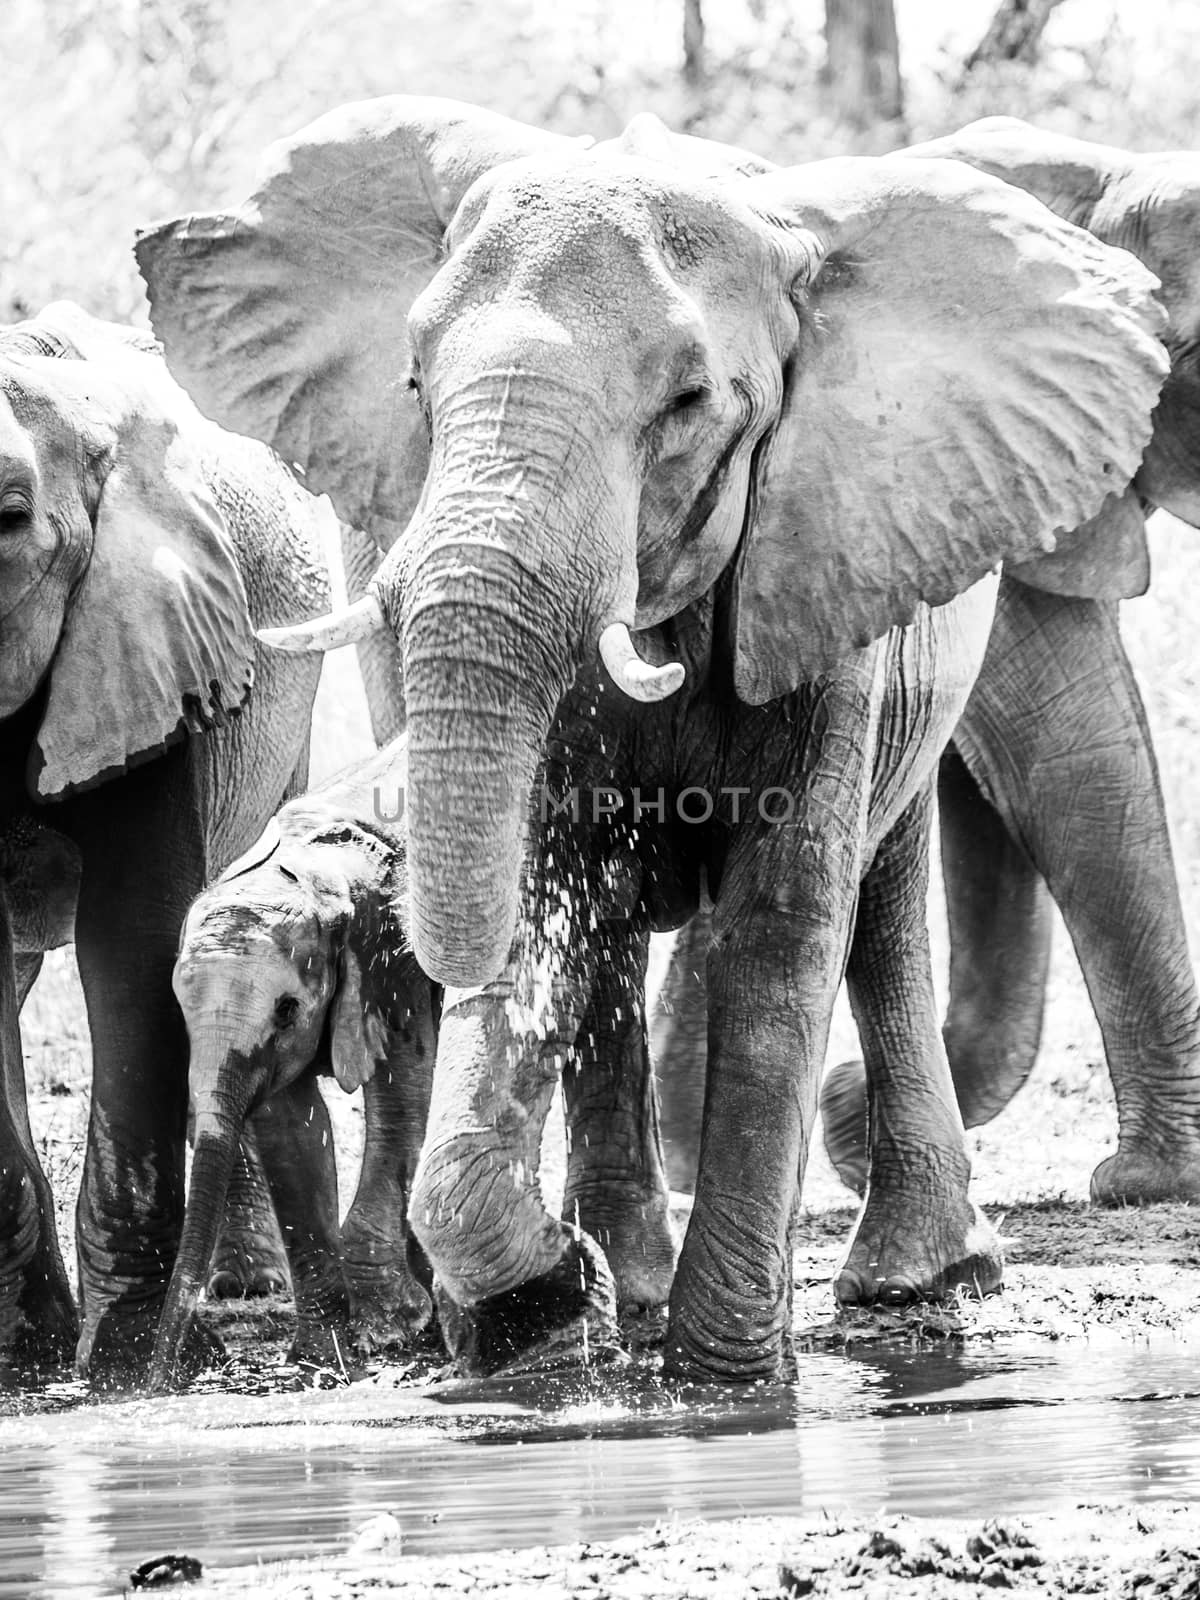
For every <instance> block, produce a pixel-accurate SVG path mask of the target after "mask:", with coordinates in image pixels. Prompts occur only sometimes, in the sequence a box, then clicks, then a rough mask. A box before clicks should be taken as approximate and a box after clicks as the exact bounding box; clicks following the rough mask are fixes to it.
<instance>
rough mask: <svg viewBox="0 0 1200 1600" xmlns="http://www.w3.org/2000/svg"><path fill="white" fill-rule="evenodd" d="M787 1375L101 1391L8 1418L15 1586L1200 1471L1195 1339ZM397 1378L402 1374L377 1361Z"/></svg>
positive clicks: (1134, 1489)
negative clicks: (370, 1535) (361, 1543)
mask: <svg viewBox="0 0 1200 1600" xmlns="http://www.w3.org/2000/svg"><path fill="white" fill-rule="evenodd" d="M802 1373H803V1376H802V1379H801V1381H800V1382H798V1383H796V1384H794V1385H790V1386H786V1387H785V1386H774V1387H762V1388H755V1389H752V1390H749V1391H742V1392H730V1393H722V1394H716V1395H713V1394H705V1395H703V1396H689V1395H687V1394H682V1395H678V1394H677V1395H671V1394H668V1393H666V1392H665V1391H664V1390H663V1388H662V1386H661V1384H659V1383H658V1382H657V1381H655V1380H654V1379H653V1378H652V1377H650V1376H647V1375H641V1376H633V1377H629V1376H624V1377H619V1378H613V1377H608V1378H604V1377H600V1378H594V1379H588V1378H586V1377H585V1378H578V1377H576V1378H572V1379H571V1380H569V1381H568V1380H561V1381H557V1382H555V1381H553V1380H549V1379H547V1378H546V1377H544V1376H543V1377H539V1378H538V1379H537V1380H536V1381H534V1380H529V1381H525V1382H509V1383H502V1382H494V1383H487V1384H476V1385H465V1384H455V1385H443V1386H440V1387H439V1388H435V1389H427V1390H423V1391H413V1390H411V1389H407V1390H406V1389H403V1388H396V1387H392V1386H389V1385H388V1384H387V1383H386V1382H384V1381H383V1380H382V1379H380V1380H376V1381H373V1382H367V1383H361V1384H357V1385H354V1386H353V1387H351V1388H349V1389H344V1390H338V1391H332V1392H330V1391H326V1392H318V1391H311V1392H307V1393H300V1394H295V1395H271V1396H264V1397H247V1396H230V1395H207V1396H200V1397H194V1398H191V1397H182V1398H178V1399H171V1400H157V1401H132V1402H123V1403H120V1404H111V1405H89V1406H85V1407H82V1408H80V1409H75V1410H71V1411H64V1412H63V1413H61V1414H53V1413H50V1414H47V1413H45V1412H41V1413H39V1414H36V1415H30V1416H27V1417H13V1418H8V1419H6V1420H4V1421H3V1422H0V1596H4V1597H9V1596H13V1597H16V1596H21V1597H22V1600H50V1597H55V1600H58V1597H67V1596H85V1595H86V1596H89V1597H93V1600H94V1597H96V1596H107V1595H118V1594H120V1593H122V1591H123V1589H124V1588H125V1586H126V1585H127V1582H128V1575H129V1573H130V1571H131V1569H132V1568H134V1567H136V1566H137V1565H139V1564H140V1563H141V1562H142V1561H144V1560H146V1559H148V1558H151V1557H154V1556H158V1555H162V1554H164V1553H166V1552H184V1553H187V1554H188V1555H191V1556H194V1557H196V1558H198V1559H199V1560H200V1561H202V1562H203V1563H204V1565H205V1567H206V1568H211V1567H221V1566H238V1565H242V1564H245V1563H253V1562H256V1561H270V1560H278V1559H282V1558H287V1557H298V1556H312V1555H324V1554H333V1553H337V1552H341V1551H345V1550H347V1549H348V1548H349V1546H350V1544H351V1542H352V1540H353V1538H354V1535H355V1530H356V1529H357V1528H358V1527H359V1526H360V1525H361V1524H362V1523H363V1522H364V1521H365V1520H366V1519H368V1518H369V1517H371V1516H373V1515H375V1514H376V1513H378V1512H381V1511H387V1512H390V1513H392V1515H393V1516H395V1517H396V1519H397V1520H398V1522H399V1524H400V1527H401V1529H402V1531H403V1546H402V1548H403V1550H404V1552H405V1553H406V1554H412V1555H421V1554H438V1555H449V1554H453V1553H456V1552H466V1551H478V1550H487V1549H500V1548H507V1547H513V1546H521V1545H533V1544H544V1543H551V1544H552V1543H562V1542H568V1541H572V1540H577V1539H584V1538H605V1537H616V1536H618V1535H620V1534H624V1533H628V1532H632V1531H634V1530H636V1529H638V1528H642V1527H645V1526H647V1525H651V1524H653V1523H654V1521H655V1520H656V1519H668V1518H673V1517H679V1518H686V1517H694V1516H703V1517H730V1516H738V1515H742V1514H744V1513H759V1514H767V1513H777V1514H785V1515H787V1514H791V1515H799V1514H807V1513H814V1512H818V1511H820V1510H822V1509H824V1510H828V1511H830V1512H837V1511H847V1512H853V1513H858V1514H875V1513H879V1512H893V1513H895V1512H902V1513H907V1514H910V1515H922V1514H928V1515H954V1516H971V1515H978V1516H986V1515H990V1514H992V1513H993V1512H994V1511H995V1508H996V1507H997V1505H1002V1506H1004V1508H1005V1510H1006V1511H1012V1512H1022V1511H1026V1512H1028V1511H1052V1510H1055V1509H1062V1508H1064V1507H1066V1506H1073V1505H1076V1504H1078V1503H1080V1502H1081V1501H1084V1502H1086V1501H1090V1500H1110V1499H1121V1500H1125V1501H1138V1500H1145V1499H1154V1498H1159V1497H1164V1498H1172V1499H1180V1498H1183V1499H1186V1498H1193V1497H1195V1496H1197V1495H1200V1378H1198V1377H1197V1373H1196V1352H1195V1349H1194V1347H1192V1348H1189V1347H1188V1346H1186V1345H1180V1344H1177V1343H1175V1344H1171V1343H1165V1342H1162V1343H1154V1342H1147V1343H1145V1344H1142V1345H1137V1346H1133V1347H1131V1346H1130V1344H1129V1342H1128V1341H1127V1340H1125V1341H1122V1342H1121V1343H1120V1344H1114V1345H1113V1346H1112V1347H1111V1348H1109V1347H1105V1346H1104V1345H1097V1344H1094V1343H1076V1342H1072V1344H1071V1345H1069V1346H1067V1347H1059V1348H1057V1349H1055V1350H1051V1351H1048V1350H1047V1349H1046V1346H1045V1343H1044V1342H1042V1343H1041V1344H1040V1345H1039V1344H1037V1343H1035V1342H1033V1341H1027V1342H1024V1343H1008V1344H1005V1345H1003V1346H1000V1345H997V1346H995V1347H992V1348H987V1347H984V1348H980V1347H978V1346H971V1347H966V1348H964V1347H962V1346H947V1347H946V1348H944V1349H943V1348H937V1349H935V1350H932V1351H930V1350H928V1349H923V1350H920V1351H916V1350H914V1351H911V1352H910V1351H896V1350H873V1351H872V1350H866V1351H864V1352H856V1353H855V1354H853V1355H848V1356H843V1355H819V1356H806V1357H804V1358H803V1361H802ZM384 1376H385V1377H386V1375H384Z"/></svg>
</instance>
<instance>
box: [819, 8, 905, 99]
mask: <svg viewBox="0 0 1200 1600" xmlns="http://www.w3.org/2000/svg"><path fill="white" fill-rule="evenodd" d="M824 81H825V83H826V85H827V87H828V90H829V95H830V100H831V102H832V106H833V109H834V111H835V112H836V114H837V116H838V118H839V120H840V121H842V122H844V123H846V124H848V125H849V126H850V127H853V128H870V127H872V126H874V125H875V124H876V123H879V122H899V121H900V120H901V118H902V117H903V115H904V93H903V87H902V85H901V82H900V45H899V39H898V37H897V34H896V14H895V11H894V9H893V4H892V0H825V71H824Z"/></svg>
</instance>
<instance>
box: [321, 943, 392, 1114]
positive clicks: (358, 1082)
mask: <svg viewBox="0 0 1200 1600" xmlns="http://www.w3.org/2000/svg"><path fill="white" fill-rule="evenodd" d="M387 1048H388V1030H387V1024H386V1023H385V1022H384V1020H383V1018H382V1017H381V1016H380V1014H379V1013H378V1012H377V1011H375V1010H373V1009H372V1008H371V1007H370V1006H369V1005H368V1004H367V1002H366V1000H365V999H364V996H363V982H362V968H361V967H360V966H359V962H358V957H357V956H356V955H355V953H354V951H353V950H352V949H351V948H350V947H349V945H347V946H346V948H345V950H344V951H343V952H342V970H341V976H340V978H339V981H338V987H337V993H336V994H335V995H334V997H333V1007H332V1011H331V1016H330V1052H329V1053H330V1056H331V1057H332V1060H333V1075H334V1077H335V1078H336V1079H337V1081H338V1083H339V1085H340V1086H341V1087H342V1088H343V1089H344V1090H345V1091H346V1093H347V1094H353V1093H354V1091H355V1089H361V1088H362V1086H363V1084H364V1083H367V1082H369V1081H370V1079H371V1078H372V1077H373V1076H374V1074H375V1067H376V1064H377V1063H378V1062H380V1061H382V1060H383V1059H384V1057H385V1056H386V1055H387Z"/></svg>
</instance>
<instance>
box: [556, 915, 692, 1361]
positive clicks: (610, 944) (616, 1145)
mask: <svg viewBox="0 0 1200 1600" xmlns="http://www.w3.org/2000/svg"><path fill="white" fill-rule="evenodd" d="M597 937H598V941H599V951H598V959H597V964H596V980H595V983H594V985H593V988H592V997H591V1002H590V1004H589V1006H588V1009H587V1011H586V1012H585V1014H584V1018H583V1021H582V1023H581V1024H580V1027H579V1032H578V1033H577V1034H576V1036H575V1044H574V1047H573V1049H572V1051H571V1053H570V1055H569V1056H568V1058H567V1062H566V1066H565V1068H564V1070H563V1096H564V1100H565V1103H566V1114H567V1139H568V1147H567V1148H568V1154H567V1181H566V1187H565V1190H564V1193H563V1220H564V1221H565V1222H568V1223H574V1224H575V1225H576V1226H577V1227H579V1228H582V1229H583V1230H584V1232H586V1233H589V1234H590V1235H591V1236H592V1238H593V1239H595V1240H596V1242H597V1243H598V1244H599V1245H600V1247H601V1249H602V1250H603V1251H604V1254H605V1255H606V1257H607V1258H608V1264H609V1266H610V1267H611V1268H612V1273H613V1278H614V1280H615V1283H616V1289H617V1309H618V1311H619V1312H620V1313H621V1314H622V1316H623V1317H624V1318H627V1319H628V1318H631V1317H632V1318H633V1319H635V1320H634V1324H633V1331H634V1332H635V1333H637V1334H638V1335H639V1336H641V1337H645V1334H646V1333H648V1332H653V1331H656V1330H655V1329H654V1327H653V1324H654V1322H655V1321H656V1319H658V1320H662V1319H665V1314H666V1306H667V1300H668V1297H669V1295H670V1292H671V1279H672V1277H673V1276H674V1272H675V1241H674V1237H673V1235H672V1232H671V1222H670V1194H669V1191H668V1189H667V1179H666V1173H665V1172H664V1170H663V1159H662V1145H661V1140H660V1138H659V1124H658V1106H657V1099H656V1095H655V1087H654V1075H653V1073H652V1071H651V1068H650V1057H649V1052H648V1048H647V1041H646V1020H645V1018H646V1012H645V987H646V961H647V957H648V953H649V932H648V930H647V928H646V927H645V925H644V924H641V925H639V924H638V922H637V921H630V922H614V923H608V924H604V925H602V928H601V930H600V932H599V934H598V936H597ZM706 954H707V952H706ZM698 1141H699V1130H698V1129H697V1143H698ZM646 1318H649V1319H650V1323H651V1326H650V1327H648V1328H645V1329H643V1326H642V1324H643V1322H644V1320H645V1319H646Z"/></svg>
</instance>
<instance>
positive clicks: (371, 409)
mask: <svg viewBox="0 0 1200 1600" xmlns="http://www.w3.org/2000/svg"><path fill="white" fill-rule="evenodd" d="M578 148H579V141H577V140H572V139H567V138H564V137H562V136H560V135H557V134H549V133H543V132H541V131H539V130H538V129H536V128H531V127H526V126H525V125H524V124H523V123H519V122H513V121H511V120H510V119H509V118H507V117H502V116H497V115H495V114H494V113H492V112H487V111H481V110H478V109H477V108H475V107H473V106H468V105H462V104H460V103H459V102H457V101H454V100H441V99H432V98H423V97H419V96H410V95H394V96H390V97H388V98H384V99H379V100H368V101H363V102H360V103H358V104H355V105H349V106H343V107H341V108H340V109H339V110H337V111H333V112H330V113H329V114H328V115H327V116H325V117H322V118H320V119H319V120H318V121H317V122H314V123H312V124H310V126H308V127H307V128H305V129H303V130H302V131H301V132H300V133H298V134H296V135H294V136H293V137H291V138H289V139H285V140H283V141H281V142H280V143H278V144H275V145H273V146H272V147H271V148H270V149H269V150H268V152H267V154H266V157H265V161H264V165H263V168H262V170H261V174H260V177H259V180H258V182H257V184H256V186H255V188H254V191H253V193H252V194H251V195H250V196H249V198H248V199H246V200H245V201H243V203H242V204H241V205H239V206H238V207H237V208H236V209H234V210H232V211H228V212H222V213H216V214H212V215H198V216H190V217H183V218H181V219H179V220H177V221H173V222H166V223H163V224H161V225H160V226H158V227H155V228H153V229H151V230H149V231H148V232H146V233H143V234H142V235H141V237H140V238H139V240H138V243H137V246H136V254H137V260H138V265H139V267H140V268H141V272H142V276H143V277H144V279H145V281H146V286H147V289H148V292H149V297H150V313H151V320H152V322H153V324H154V329H155V332H156V333H157V334H158V336H159V338H160V339H161V340H162V342H163V344H164V346H165V348H166V353H167V360H168V362H169V364H170V367H171V370H172V372H173V373H174V374H175V376H176V377H177V378H178V379H179V381H180V382H181V383H182V384H183V385H184V387H185V388H186V389H187V390H188V392H189V393H190V394H191V395H192V396H193V398H194V399H195V400H196V403H197V404H198V405H199V407H200V409H201V410H202V411H204V412H205V413H206V414H207V415H208V416H210V417H213V418H215V419H216V420H217V421H218V422H221V423H223V424H224V425H225V426H226V427H227V428H231V429H234V430H235V431H237V432H239V433H247V434H250V435H252V436H253V437H254V438H257V439H261V440H263V441H264V442H265V443H267V444H269V445H272V446H274V448H275V449H276V450H277V451H278V452H279V454H280V455H281V456H282V457H283V459H284V460H285V461H286V462H289V463H291V464H292V465H293V466H295V467H298V468H299V469H300V470H301V471H302V472H303V474H304V475H305V481H306V483H307V485H308V487H309V488H310V489H312V490H313V491H314V492H317V493H321V492H324V493H327V494H328V495H329V497H330V499H331V500H332V501H333V503H334V506H335V508H336V510H337V512H338V515H339V516H340V517H341V518H342V520H343V521H344V522H349V523H352V524H354V525H356V526H361V527H366V528H368V529H370V530H371V531H372V532H373V533H375V534H376V535H377V536H379V537H381V538H382V542H383V543H384V545H385V546H386V545H387V544H389V543H390V542H391V538H392V537H394V535H395V533H396V532H398V531H399V530H400V529H401V528H402V527H403V526H404V524H405V522H406V521H407V519H408V516H409V515H410V514H411V511H412V508H413V506H414V505H415V503H416V499H417V496H418V494H419V492H420V486H421V482H422V479H423V476H424V462H423V456H424V438H425V434H424V425H423V423H422V421H421V418H420V414H419V408H418V407H417V405H416V403H415V401H414V399H413V397H412V395H410V394H408V393H407V392H406V389H407V382H408V378H409V374H410V357H409V345H408V333H407V326H406V318H407V315H408V309H409V307H410V305H411V304H412V302H413V300H414V299H415V298H416V297H417V295H418V294H419V293H420V292H421V290H422V289H423V288H424V287H425V285H426V284H427V283H428V282H429V280H430V279H431V278H432V277H433V275H434V273H435V271H436V270H437V267H438V264H439V261H440V259H441V250H442V238H443V235H444V233H445V231H446V227H447V225H448V224H449V222H450V220H451V218H452V217H453V215H454V213H455V210H456V209H457V207H458V203H459V201H460V200H461V199H462V197H463V195H464V194H465V193H466V191H467V190H468V189H469V188H470V186H471V185H472V183H474V181H475V180H476V178H478V177H480V176H482V175H483V174H484V173H487V172H488V171H490V170H491V169H492V168H494V167H497V166H499V165H501V164H502V163H504V162H506V161H512V160H516V159H518V158H522V157H526V156H533V155H538V154H543V153H545V154H554V153H557V152H559V151H567V150H575V149H578ZM414 454H415V455H416V456H417V457H418V458H419V460H418V466H417V469H416V470H414V469H413V465H412V461H411V459H410V460H409V464H408V470H405V457H406V456H407V457H409V458H411V457H412V456H413V455H414Z"/></svg>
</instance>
